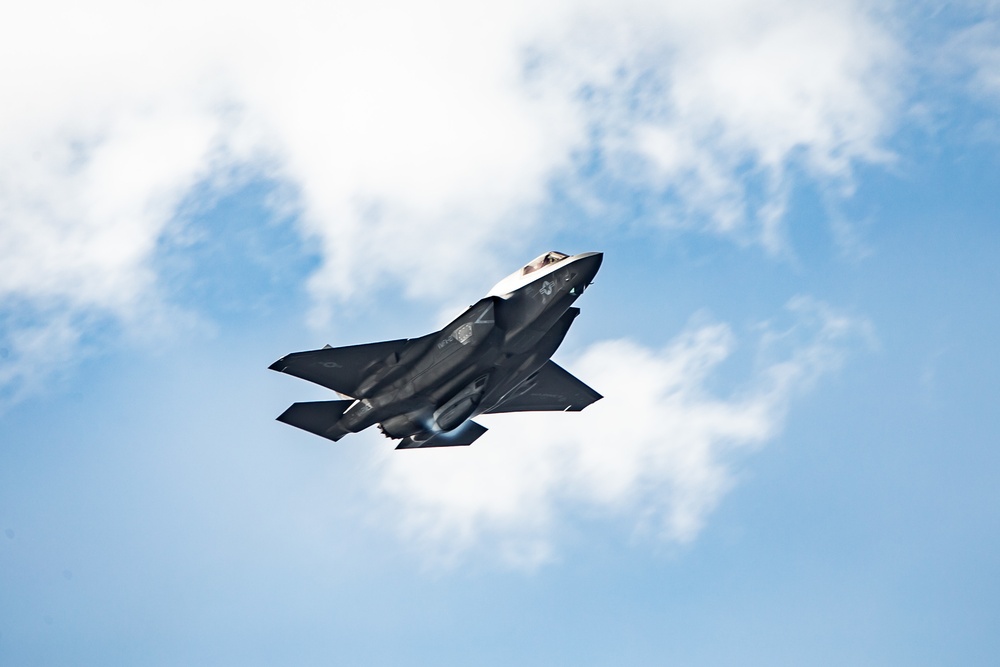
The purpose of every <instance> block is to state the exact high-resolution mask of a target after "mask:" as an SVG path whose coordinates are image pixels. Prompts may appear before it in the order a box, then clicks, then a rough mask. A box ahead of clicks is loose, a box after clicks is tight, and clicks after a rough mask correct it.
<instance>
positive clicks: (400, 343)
mask: <svg viewBox="0 0 1000 667" xmlns="http://www.w3.org/2000/svg"><path fill="white" fill-rule="evenodd" d="M408 342H409V339H407V338H401V339H399V340H387V341H384V342H381V343H367V344H364V345H348V346H346V347H326V348H323V349H321V350H309V351H306V352H293V353H292V354H287V355H285V356H284V357H282V358H281V359H278V360H277V361H276V362H274V363H273V364H271V365H270V366H268V368H270V369H271V370H273V371H278V372H279V373H287V374H288V375H294V376H295V377H298V378H302V379H303V380H308V381H309V382H314V383H316V384H318V385H320V386H323V387H326V388H327V389H332V390H334V391H336V392H338V393H340V394H343V395H345V396H354V395H355V392H356V391H357V388H358V385H359V384H361V381H362V380H364V379H365V375H366V374H367V372H368V371H369V369H372V368H373V367H375V366H376V365H377V364H379V363H391V362H393V361H394V359H395V357H396V355H398V354H399V353H400V352H401V351H402V350H403V348H404V347H406V344H407V343H408Z"/></svg>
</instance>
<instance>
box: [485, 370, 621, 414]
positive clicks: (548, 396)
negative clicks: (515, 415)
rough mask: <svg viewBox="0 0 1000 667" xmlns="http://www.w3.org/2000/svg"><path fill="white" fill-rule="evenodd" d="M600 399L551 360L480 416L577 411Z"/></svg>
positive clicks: (595, 393)
mask: <svg viewBox="0 0 1000 667" xmlns="http://www.w3.org/2000/svg"><path fill="white" fill-rule="evenodd" d="M601 398H602V396H601V395H600V394H598V393H597V392H596V391H594V390H593V389H591V388H590V387H588V386H587V385H586V384H584V383H583V382H582V381H580V380H579V379H577V378H576V377H574V376H573V375H571V374H570V373H569V371H567V370H566V369H564V368H563V367H562V366H560V365H559V364H557V363H556V362H554V361H551V360H550V361H547V362H545V365H544V366H542V367H541V369H539V371H538V373H536V374H535V376H534V377H530V378H528V379H527V380H525V381H524V382H522V383H521V384H520V385H518V386H517V387H516V388H515V389H514V390H513V391H512V392H510V394H508V395H507V397H506V398H504V399H503V400H502V401H500V403H499V404H497V405H494V406H493V407H492V408H490V409H488V410H483V414H487V413H496V412H536V411H546V410H551V411H569V412H579V411H580V410H583V409H584V408H585V407H587V406H588V405H590V404H591V403H593V402H594V401H597V400H600V399H601Z"/></svg>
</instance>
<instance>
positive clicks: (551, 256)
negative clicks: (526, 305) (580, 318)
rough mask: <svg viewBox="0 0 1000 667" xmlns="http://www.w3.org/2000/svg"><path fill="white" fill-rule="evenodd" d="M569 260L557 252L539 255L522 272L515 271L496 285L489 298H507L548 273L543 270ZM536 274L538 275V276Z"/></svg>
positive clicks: (551, 251) (552, 251)
mask: <svg viewBox="0 0 1000 667" xmlns="http://www.w3.org/2000/svg"><path fill="white" fill-rule="evenodd" d="M568 258H569V255H567V254H566V253H564V252H557V251H555V250H550V251H549V252H547V253H545V254H544V255H539V256H538V257H536V258H535V259H533V260H531V261H530V262H528V263H527V264H525V265H524V266H523V267H522V268H521V269H520V270H518V271H515V272H514V273H512V274H510V275H509V276H507V277H506V278H504V279H503V280H501V281H500V282H498V283H497V284H496V285H494V286H493V289H491V290H490V291H489V293H488V294H487V296H499V297H505V298H506V295H507V294H510V293H511V292H513V291H514V290H516V289H518V288H520V287H524V286H525V285H527V284H528V283H530V282H532V281H533V280H535V279H536V278H537V277H538V276H541V275H545V273H547V272H546V271H544V270H543V269H546V268H549V267H552V266H553V265H554V264H558V263H559V262H561V261H563V260H564V259H568ZM534 274H538V275H537V276H536V275H534ZM529 276H530V277H529Z"/></svg>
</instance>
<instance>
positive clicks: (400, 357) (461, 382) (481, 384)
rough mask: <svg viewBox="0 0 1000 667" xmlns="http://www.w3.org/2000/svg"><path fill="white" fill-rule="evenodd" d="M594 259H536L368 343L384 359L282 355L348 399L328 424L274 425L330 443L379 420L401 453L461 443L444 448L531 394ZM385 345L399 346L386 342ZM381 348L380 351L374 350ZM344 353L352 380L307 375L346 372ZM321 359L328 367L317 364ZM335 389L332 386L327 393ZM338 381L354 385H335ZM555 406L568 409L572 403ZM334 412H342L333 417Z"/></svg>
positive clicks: (282, 364) (294, 368) (291, 366)
mask: <svg viewBox="0 0 1000 667" xmlns="http://www.w3.org/2000/svg"><path fill="white" fill-rule="evenodd" d="M602 258H603V256H602V254H601V253H583V254H580V255H575V256H572V257H569V256H566V255H563V254H562V253H554V252H552V253H547V254H545V255H542V256H541V257H539V258H538V259H536V260H535V261H534V262H532V263H531V264H528V265H526V266H525V267H524V268H523V269H521V270H520V271H518V272H515V273H514V274H512V275H511V276H509V277H507V278H505V279H504V280H503V281H501V282H500V283H498V284H497V285H496V286H495V287H494V288H493V290H491V291H490V293H489V294H488V295H487V296H486V297H484V298H483V299H481V300H480V301H478V302H477V303H476V304H474V305H472V306H471V307H470V308H469V309H468V310H467V311H465V313H463V314H462V315H461V316H459V317H458V318H456V319H455V320H454V321H452V322H451V323H450V324H448V325H447V326H446V327H444V328H443V329H442V330H441V331H439V332H436V333H433V334H430V335H428V336H423V337H421V338H416V339H412V340H406V341H402V342H400V341H390V342H389V343H385V344H377V343H376V344H372V346H371V347H374V346H378V345H384V346H389V347H391V348H392V349H391V351H390V352H389V353H388V354H387V355H386V356H385V357H384V358H376V359H373V360H371V361H370V362H369V363H367V364H365V363H364V362H365V360H364V359H362V358H361V357H363V356H364V355H365V354H367V353H368V352H369V351H368V350H367V349H366V348H368V347H370V346H355V347H354V348H328V349H326V350H317V351H314V352H305V353H297V355H299V356H301V357H303V358H302V359H301V360H299V359H297V358H296V357H297V355H289V356H287V357H284V358H283V359H281V360H279V361H278V362H275V364H273V365H272V368H274V369H275V370H281V371H284V372H289V373H291V374H293V375H298V376H300V377H304V378H306V379H310V380H312V381H315V382H319V383H320V384H324V385H325V386H330V387H331V388H337V391H339V392H341V393H342V394H345V395H348V396H350V397H352V398H353V399H355V400H354V401H353V402H350V404H349V405H345V403H347V401H333V402H329V403H331V404H337V405H336V406H331V408H332V410H333V412H331V414H332V415H333V416H334V417H338V416H339V418H335V419H334V420H333V421H332V422H331V423H330V424H329V425H326V424H325V423H319V424H317V423H313V422H316V419H317V418H315V417H309V419H308V420H306V421H309V423H308V424H304V423H295V421H296V420H298V421H303V420H302V419H301V418H299V417H297V416H296V415H295V414H292V415H290V416H289V419H282V417H285V416H286V415H282V417H279V419H282V420H283V421H289V423H293V425H296V426H300V427H301V428H306V430H310V431H313V432H318V430H319V427H320V426H322V427H324V428H322V432H319V433H318V434H320V435H323V436H324V437H326V438H329V439H331V440H339V439H340V438H341V437H343V436H344V435H346V434H348V433H357V432H359V431H362V430H364V429H366V428H368V427H370V426H373V425H375V424H378V425H379V426H380V429H381V430H382V432H383V433H385V434H386V435H387V436H389V437H392V438H403V439H404V441H403V443H402V444H401V445H400V447H401V448H411V447H422V446H442V445H446V444H469V443H467V442H454V443H451V442H449V441H448V440H449V439H448V438H447V435H448V434H449V433H453V432H455V431H456V430H459V431H461V429H460V428H459V427H462V426H463V424H466V423H467V420H469V419H471V418H473V417H475V416H476V415H478V414H481V413H483V412H491V411H493V412H502V411H513V410H512V409H507V408H505V407H504V405H505V403H507V402H508V401H509V399H511V397H512V395H518V396H521V395H526V394H527V392H528V391H530V389H531V387H532V386H533V385H532V384H531V381H532V379H533V378H534V376H536V375H537V374H538V373H539V370H540V369H541V368H542V367H543V366H544V365H545V364H546V362H549V358H550V357H551V356H552V354H553V353H554V352H555V350H556V348H558V347H559V345H560V343H562V340H563V338H564V337H565V335H566V332H567V331H568V330H569V326H570V324H572V322H573V319H574V318H575V317H576V316H577V315H578V314H579V310H578V309H576V308H573V307H572V305H573V303H574V302H575V301H576V299H577V298H578V297H579V296H580V294H582V293H583V291H584V289H586V287H587V286H588V285H589V284H590V283H591V282H592V281H593V279H594V276H595V275H596V274H597V271H598V269H599V268H600V265H601V260H602ZM393 343H401V344H398V345H394V346H393V345H392V344H393ZM389 347H385V348H379V349H378V353H379V354H380V353H381V352H383V351H384V350H385V349H389ZM372 351H373V352H374V350H372ZM324 353H325V356H324ZM348 353H350V355H352V356H351V357H350V358H349V361H351V362H352V363H353V362H355V361H356V362H357V363H358V364H359V365H360V366H361V367H360V368H359V370H358V371H357V373H356V380H357V381H356V383H354V382H353V380H354V379H355V378H351V379H350V380H349V379H347V378H346V377H345V378H343V379H339V378H334V379H329V378H327V377H325V376H324V377H319V378H317V377H313V376H316V375H317V373H318V371H319V370H321V369H319V365H323V366H325V367H326V368H328V369H330V371H329V373H333V374H336V372H337V368H347V367H348V366H349V365H350V364H346V363H339V362H338V358H339V357H344V356H345V355H347V354H348ZM304 355H312V357H310V359H309V360H308V361H309V363H311V366H310V367H308V368H306V367H305V366H304V365H303V364H305V363H306V362H307V360H306V359H305V358H304ZM338 355H339V357H338ZM313 357H314V358H313ZM321 357H322V358H329V359H330V361H325V362H324V361H322V360H321ZM549 363H551V362H549ZM552 365H553V366H554V367H555V369H558V371H555V370H553V371H550V372H547V373H546V376H548V375H550V374H553V373H554V374H556V375H558V372H559V371H561V372H562V373H564V374H565V371H562V369H561V368H559V367H558V366H556V365H555V364H552ZM345 374H346V371H345ZM565 375H566V376H567V377H569V378H571V379H572V380H575V378H572V376H569V375H568V374H565ZM328 379H329V381H327V380H328ZM560 379H561V378H560ZM576 382H577V383H579V381H576ZM338 383H339V385H341V386H339V387H335V386H334V385H337V384H338ZM345 384H355V386H354V387H347V386H343V385H345ZM579 385H580V387H582V388H583V389H584V390H589V392H591V394H592V396H589V400H587V397H584V398H583V399H580V400H586V404H589V402H592V401H593V400H596V398H599V397H600V396H599V394H597V393H596V392H593V390H590V389H589V387H586V385H583V384H582V383H579ZM570 388H571V389H578V388H577V387H570ZM345 389H346V390H345ZM580 391H582V390H580ZM583 394H586V392H585V391H583ZM551 395H552V396H553V397H555V396H556V395H557V394H556V393H552V394H551ZM595 397H596V398H595ZM529 398H530V397H529ZM564 398H565V397H564ZM566 400H568V399H566ZM580 400H578V401H577V402H580ZM542 402H543V403H544V402H545V400H544V399H543V400H542ZM557 402H558V401H557ZM521 404H523V406H524V407H514V408H513V409H514V410H524V409H528V410H530V409H547V410H551V409H556V408H554V407H551V406H549V403H545V405H546V406H547V407H538V408H533V407H531V403H530V402H525V399H521V400H520V402H519V403H518V402H515V403H511V405H512V406H515V405H521ZM302 405H309V404H295V405H294V406H292V408H289V411H286V414H288V413H289V412H290V411H292V410H293V409H295V408H296V406H302ZM539 405H541V403H539ZM303 409H304V408H303ZM564 409H569V410H572V409H574V404H568V405H567V407H566V408H564ZM575 409H582V407H577V408H575ZM300 410H301V409H300ZM338 410H339V411H342V414H339V415H337V414H334V413H336V412H337V411H338ZM315 411H316V410H315V409H313V412H315ZM310 414H311V413H310ZM320 421H321V422H322V420H320ZM472 426H474V427H475V428H476V429H481V431H480V432H479V433H476V434H466V436H467V437H462V438H458V440H463V439H468V437H472V439H475V437H478V435H479V434H481V432H482V431H485V429H483V428H482V427H481V426H479V425H477V424H474V423H472ZM469 428H471V426H470V427H469ZM466 430H468V428H466Z"/></svg>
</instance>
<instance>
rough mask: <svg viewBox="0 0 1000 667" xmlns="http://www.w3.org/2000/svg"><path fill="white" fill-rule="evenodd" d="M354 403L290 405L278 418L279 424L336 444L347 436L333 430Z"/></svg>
mask: <svg viewBox="0 0 1000 667" xmlns="http://www.w3.org/2000/svg"><path fill="white" fill-rule="evenodd" d="M353 402H354V401H313V402H309V403H292V404H291V405H290V406H289V407H288V409H287V410H285V411H284V412H282V413H281V415H280V416H279V417H278V421H279V422H284V423H286V424H290V425H292V426H295V427H297V428H300V429H302V430H303V431H309V432H310V433H315V434H316V435H319V436H322V437H324V438H328V439H329V440H333V441H334V442H336V441H337V440H340V439H341V438H342V437H344V436H345V435H347V431H344V430H343V429H341V428H334V427H335V426H336V424H337V422H338V421H340V417H341V415H343V414H344V411H345V410H347V408H349V407H351V403H353Z"/></svg>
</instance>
